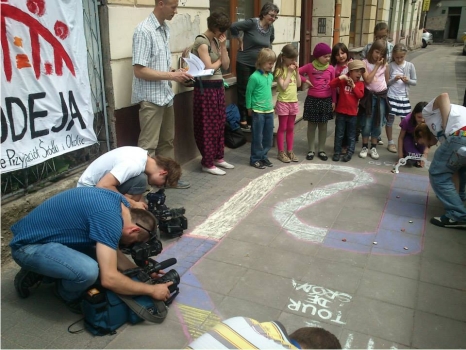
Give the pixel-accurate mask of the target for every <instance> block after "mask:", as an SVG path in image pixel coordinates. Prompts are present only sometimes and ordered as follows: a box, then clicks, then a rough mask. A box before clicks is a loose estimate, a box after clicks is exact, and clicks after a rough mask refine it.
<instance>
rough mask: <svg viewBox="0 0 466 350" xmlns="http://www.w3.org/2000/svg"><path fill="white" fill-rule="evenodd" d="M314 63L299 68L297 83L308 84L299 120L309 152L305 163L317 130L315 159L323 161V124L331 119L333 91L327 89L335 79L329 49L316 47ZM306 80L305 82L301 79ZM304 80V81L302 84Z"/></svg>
mask: <svg viewBox="0 0 466 350" xmlns="http://www.w3.org/2000/svg"><path fill="white" fill-rule="evenodd" d="M312 54H313V56H314V60H313V61H312V62H311V63H308V64H306V65H305V66H303V67H301V68H299V74H300V75H301V81H304V82H306V83H307V84H309V90H308V93H307V97H306V101H305V102H304V114H303V119H304V120H307V121H308V124H307V143H308V146H309V152H308V153H307V155H306V159H307V160H312V159H314V156H315V152H314V150H315V133H316V129H317V128H318V129H319V144H318V148H317V156H318V157H319V158H320V159H321V160H324V161H325V160H327V159H328V157H327V155H326V154H325V140H326V139H327V122H328V121H329V120H330V119H332V118H333V110H334V109H335V102H336V91H335V89H332V88H331V87H330V85H329V83H330V81H331V80H333V79H334V78H335V69H334V68H333V66H331V65H330V64H329V62H330V57H331V54H332V49H331V48H330V46H328V45H327V44H325V43H319V44H317V45H316V47H315V48H314V52H313V53H312ZM304 75H306V76H307V78H305V77H304ZM303 79H304V80H303Z"/></svg>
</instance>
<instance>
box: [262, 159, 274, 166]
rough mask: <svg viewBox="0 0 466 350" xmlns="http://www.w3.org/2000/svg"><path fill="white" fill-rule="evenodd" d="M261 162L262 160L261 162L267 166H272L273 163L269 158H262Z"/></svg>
mask: <svg viewBox="0 0 466 350" xmlns="http://www.w3.org/2000/svg"><path fill="white" fill-rule="evenodd" d="M261 162H262V164H264V165H265V166H268V167H271V166H273V163H272V162H271V161H270V160H269V158H265V159H262V160H261Z"/></svg>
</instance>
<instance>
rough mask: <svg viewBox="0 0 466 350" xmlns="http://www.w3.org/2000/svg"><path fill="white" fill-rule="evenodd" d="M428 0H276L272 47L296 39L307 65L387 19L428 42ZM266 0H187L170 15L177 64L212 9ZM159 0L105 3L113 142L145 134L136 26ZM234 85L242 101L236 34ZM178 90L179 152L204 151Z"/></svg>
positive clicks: (252, 9)
mask: <svg viewBox="0 0 466 350" xmlns="http://www.w3.org/2000/svg"><path fill="white" fill-rule="evenodd" d="M422 1H423V0H331V1H329V0H275V1H273V2H274V3H275V4H276V5H277V6H278V7H279V8H280V13H279V19H278V20H277V21H276V22H275V24H274V27H275V41H274V43H273V47H272V48H273V50H274V51H275V52H276V53H277V54H278V53H279V52H280V50H281V48H282V47H283V46H284V45H285V44H288V43H293V44H294V45H296V46H297V47H298V49H299V50H300V64H304V63H307V62H309V59H310V54H311V52H312V50H313V48H314V46H315V45H316V44H317V43H319V42H325V43H327V44H328V45H330V46H332V45H333V44H335V43H337V42H343V43H345V44H346V45H347V46H348V47H349V48H350V50H351V51H353V52H355V54H356V55H357V53H358V52H359V51H360V50H361V49H362V47H363V46H364V45H366V44H367V43H369V42H372V41H373V38H374V35H373V32H374V26H375V25H376V23H378V22H387V23H388V24H389V28H390V40H391V41H392V42H394V43H398V42H403V43H406V44H407V45H408V46H409V47H412V48H414V47H418V46H420V43H421V39H420V37H421V34H422V30H421V29H422V25H421V24H420V22H421V20H422V19H423V17H422V14H423V13H422ZM265 2H266V1H265V0H180V1H179V8H178V14H177V15H176V16H175V17H174V18H173V19H172V20H171V21H170V22H169V26H170V32H171V40H170V48H171V51H172V67H174V68H177V67H178V66H179V60H180V57H181V55H182V52H183V50H184V49H185V48H186V47H188V46H190V45H191V44H192V43H193V41H194V38H195V37H196V35H198V34H199V33H202V32H203V31H205V30H206V29H207V17H208V16H209V13H210V11H211V10H213V9H215V8H218V7H222V8H224V9H226V10H227V11H228V12H229V13H230V18H231V20H232V21H238V20H242V19H247V18H251V17H255V16H257V15H258V14H259V12H260V8H261V7H262V6H263V4H264V3H265ZM153 7H154V0H108V1H107V3H106V4H105V5H103V6H101V7H100V17H101V36H102V46H103V54H104V55H103V56H104V69H105V86H106V93H107V101H108V116H109V125H110V138H111V143H112V147H118V146H124V145H136V144H137V138H138V135H139V121H138V106H136V105H132V104H131V85H132V77H133V69H132V65H131V55H132V47H131V46H132V36H133V32H134V29H135V27H136V26H137V25H138V23H139V22H141V21H142V20H144V19H145V18H146V17H147V16H148V15H149V14H150V12H151V11H152V10H153ZM228 47H229V52H230V58H231V66H230V70H229V71H228V72H227V74H226V75H225V76H224V77H225V80H226V81H227V82H228V83H229V84H230V88H229V89H227V90H226V95H227V103H231V102H235V100H236V91H235V81H236V78H235V69H234V67H235V60H236V54H235V52H236V50H237V47H236V40H230V38H229V41H228ZM173 88H174V91H175V93H176V97H175V127H176V131H175V135H176V136H175V153H176V158H177V160H178V161H179V162H180V163H184V162H187V161H189V160H191V159H193V158H195V157H197V156H198V152H197V148H196V146H195V142H194V136H193V125H192V123H193V122H192V108H190V106H192V92H191V89H190V88H185V87H184V86H182V85H179V84H176V83H174V84H173Z"/></svg>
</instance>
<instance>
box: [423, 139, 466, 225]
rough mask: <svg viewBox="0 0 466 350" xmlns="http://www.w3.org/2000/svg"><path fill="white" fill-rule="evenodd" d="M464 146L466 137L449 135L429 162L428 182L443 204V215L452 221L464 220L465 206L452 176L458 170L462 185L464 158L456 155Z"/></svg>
mask: <svg viewBox="0 0 466 350" xmlns="http://www.w3.org/2000/svg"><path fill="white" fill-rule="evenodd" d="M463 146H466V137H459V136H450V137H449V138H448V139H447V140H446V141H445V142H443V143H442V144H441V145H440V146H439V148H438V149H437V150H436V151H435V154H434V159H433V160H432V163H431V164H430V168H429V178H430V184H431V186H432V188H433V190H434V192H435V194H436V195H437V197H438V199H439V200H440V201H441V202H442V203H443V205H444V206H445V215H446V216H447V217H448V218H449V219H451V220H453V221H463V222H466V208H465V207H464V204H463V202H462V200H461V198H460V195H459V194H458V192H457V191H456V188H455V185H454V183H453V180H452V176H453V174H454V173H455V172H457V171H459V172H460V177H461V179H460V184H463V185H462V186H464V183H465V179H464V176H465V175H466V173H465V171H464V170H465V167H466V158H465V157H462V156H460V155H458V153H457V151H458V149H459V148H461V147H463Z"/></svg>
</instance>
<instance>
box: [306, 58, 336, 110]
mask: <svg viewBox="0 0 466 350" xmlns="http://www.w3.org/2000/svg"><path fill="white" fill-rule="evenodd" d="M299 75H301V81H303V82H304V81H306V77H304V75H306V76H307V77H308V79H309V81H310V82H311V83H312V85H313V86H311V87H309V90H308V91H307V95H308V96H312V97H316V98H327V97H332V102H333V103H335V102H336V101H337V95H336V90H335V89H332V88H331V87H330V85H329V83H330V81H332V80H333V78H335V68H334V67H333V66H331V65H329V66H328V68H327V69H326V70H318V69H315V68H314V66H313V65H312V63H308V64H306V65H304V66H302V67H300V68H299Z"/></svg>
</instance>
